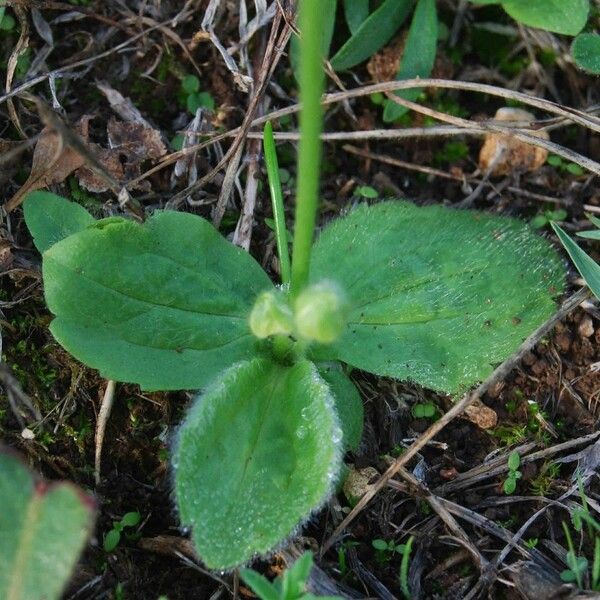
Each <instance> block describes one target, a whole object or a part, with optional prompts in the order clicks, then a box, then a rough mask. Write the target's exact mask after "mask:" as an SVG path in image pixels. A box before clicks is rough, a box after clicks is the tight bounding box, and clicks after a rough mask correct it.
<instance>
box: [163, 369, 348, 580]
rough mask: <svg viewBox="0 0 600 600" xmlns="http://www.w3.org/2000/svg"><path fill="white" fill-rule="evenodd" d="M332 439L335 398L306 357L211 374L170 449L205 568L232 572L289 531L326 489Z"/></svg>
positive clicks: (333, 458)
mask: <svg viewBox="0 0 600 600" xmlns="http://www.w3.org/2000/svg"><path fill="white" fill-rule="evenodd" d="M306 409H308V412H307V410H306ZM307 414H308V415H310V418H309V419H306V418H305V417H306V415H307ZM336 439H337V440H338V442H337V443H336V442H335V441H334V440H336ZM340 441H341V432H340V429H339V423H338V418H337V415H336V413H335V408H334V401H333V398H332V397H331V394H330V392H329V388H328V386H327V384H326V383H325V382H324V381H323V380H322V379H321V377H320V376H319V374H318V372H317V369H316V367H315V366H314V365H313V364H312V363H310V362H308V361H301V362H299V363H296V364H295V365H293V366H283V365H278V364H276V363H273V362H271V361H269V360H265V359H255V360H253V361H250V362H243V363H240V364H238V365H235V366H233V367H231V368H230V369H228V370H227V371H226V372H225V373H224V374H223V375H221V376H219V379H218V382H216V383H214V384H213V385H212V386H211V387H209V388H208V389H207V390H206V391H205V393H203V394H202V395H200V396H199V397H198V399H197V400H196V401H195V403H194V405H193V406H192V408H191V410H190V412H189V414H188V416H187V418H186V419H185V421H184V422H183V424H182V426H181V429H180V430H179V434H178V437H177V442H176V447H175V452H174V462H175V463H176V464H177V468H176V470H175V494H176V497H177V504H178V506H179V512H180V516H181V521H182V523H183V524H184V525H190V526H191V527H192V531H193V540H194V543H195V545H196V548H197V549H198V553H199V555H200V557H201V558H202V560H203V561H204V562H205V563H206V565H207V566H209V567H210V568H213V569H231V568H233V567H235V566H238V565H240V564H243V563H245V562H247V561H249V560H250V559H251V558H252V557H253V556H254V555H255V554H264V553H266V552H269V551H270V550H272V549H273V548H274V547H275V546H276V545H277V544H279V543H280V542H281V541H282V540H283V539H284V538H286V537H287V536H289V535H290V534H291V533H292V532H293V530H294V529H295V528H296V527H297V526H298V524H299V523H300V522H301V521H302V520H303V519H306V518H307V517H308V516H309V515H310V513H311V512H312V511H313V510H315V509H316V508H317V507H319V506H320V504H321V503H322V502H323V501H324V500H325V499H326V498H327V496H328V495H329V493H330V492H331V490H332V486H333V484H334V479H335V477H336V475H337V473H338V471H339V468H340V457H341V443H340Z"/></svg>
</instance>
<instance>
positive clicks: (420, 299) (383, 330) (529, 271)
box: [311, 202, 564, 393]
mask: <svg viewBox="0 0 600 600" xmlns="http://www.w3.org/2000/svg"><path fill="white" fill-rule="evenodd" d="M327 278H329V279H331V280H333V281H335V282H337V283H338V284H339V285H340V286H341V287H342V289H344V291H345V292H346V295H347V297H348V301H349V302H350V316H349V320H348V325H347V327H346V330H345V332H344V333H343V334H342V336H341V337H340V338H339V339H338V340H337V341H336V342H334V343H333V344H331V345H330V346H325V345H321V346H314V347H313V348H312V351H311V352H312V356H313V357H314V358H315V359H318V360H340V361H342V362H346V363H348V364H350V365H352V366H354V367H357V368H360V369H364V370H366V371H370V372H372V373H375V374H377V375H383V376H389V377H396V378H398V379H409V380H413V381H415V382H417V383H419V384H421V385H423V386H426V387H430V388H433V389H436V390H441V391H445V392H448V393H458V392H459V391H462V390H464V389H465V388H467V387H469V386H470V385H472V384H474V383H476V382H477V381H480V380H483V379H485V378H486V377H487V376H488V375H489V374H490V373H491V372H492V370H493V369H494V367H495V366H496V365H497V364H498V363H499V362H501V361H503V360H504V359H506V358H507V357H508V356H510V355H511V354H512V353H513V352H514V351H515V350H516V349H517V348H518V347H519V345H520V344H521V342H522V341H523V339H524V338H525V337H526V336H527V335H529V334H530V333H531V332H532V331H533V330H534V329H535V328H536V327H538V326H539V325H541V324H542V323H543V322H544V321H545V320H546V319H547V318H548V317H549V316H550V315H552V314H553V312H554V309H555V305H554V301H553V297H554V296H556V295H557V294H559V293H560V292H561V291H562V289H563V285H564V268H563V265H562V262H561V259H560V258H559V257H558V256H557V254H556V252H555V251H554V250H553V249H552V247H551V246H550V244H549V243H548V242H547V241H546V240H544V239H543V238H540V237H538V236H537V235H535V234H534V233H533V232H532V231H531V230H530V229H529V228H528V227H527V226H526V225H525V224H524V223H522V222H520V221H518V220H515V219H509V218H505V217H497V216H492V215H487V214H485V213H479V212H474V211H462V210H453V209H448V208H444V207H441V206H428V207H417V206H414V205H413V204H410V203H407V202H383V203H380V204H376V205H374V206H361V207H359V208H358V209H356V210H354V211H353V212H351V213H350V214H349V215H348V216H346V217H344V218H342V219H338V220H336V221H334V222H333V223H331V224H330V225H329V226H328V227H326V228H325V229H324V230H323V232H322V233H321V235H320V237H319V238H318V240H317V242H316V244H315V247H314V249H313V254H312V263H311V279H312V280H313V281H320V280H323V279H327Z"/></svg>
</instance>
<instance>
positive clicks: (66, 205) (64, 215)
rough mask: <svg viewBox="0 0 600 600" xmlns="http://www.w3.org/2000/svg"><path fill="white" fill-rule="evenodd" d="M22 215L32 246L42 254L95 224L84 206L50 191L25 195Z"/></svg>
mask: <svg viewBox="0 0 600 600" xmlns="http://www.w3.org/2000/svg"><path fill="white" fill-rule="evenodd" d="M23 212H24V215H25V223H27V227H28V228H29V231H30V232H31V235H32V236H33V243H34V244H35V247H36V248H37V249H38V250H39V251H40V252H41V253H43V252H45V251H46V250H48V248H50V246H52V245H54V244H56V243H57V242H60V241H61V240H63V239H64V238H66V237H68V236H70V235H71V234H73V233H77V232H78V231H82V230H83V229H85V228H86V227H87V226H88V225H91V224H92V223H94V222H95V219H94V217H92V215H90V213H89V212H88V211H87V210H85V208H83V206H80V205H79V204H76V203H75V202H70V201H69V200H67V199H66V198H62V197H61V196H57V195H56V194H51V193H50V192H40V191H37V192H31V193H30V194H28V195H27V198H26V199H25V203H24V204H23Z"/></svg>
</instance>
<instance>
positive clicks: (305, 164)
mask: <svg viewBox="0 0 600 600" xmlns="http://www.w3.org/2000/svg"><path fill="white" fill-rule="evenodd" d="M322 15H323V6H322V0H300V16H299V21H298V22H299V26H300V35H301V39H300V70H299V83H300V102H301V104H302V109H301V111H300V145H299V148H298V175H297V177H298V179H297V181H298V186H297V192H296V218H295V230H294V245H293V251H292V282H291V293H292V296H296V295H298V293H299V292H300V291H301V290H302V288H303V287H304V286H305V285H306V283H307V282H308V274H309V265H310V251H311V248H312V243H313V234H314V229H315V220H316V215H317V206H318V195H319V175H320V163H321V140H320V135H321V131H322V129H323V113H322V109H321V94H322V93H323V69H322V67H321V40H322V38H323V16H322Z"/></svg>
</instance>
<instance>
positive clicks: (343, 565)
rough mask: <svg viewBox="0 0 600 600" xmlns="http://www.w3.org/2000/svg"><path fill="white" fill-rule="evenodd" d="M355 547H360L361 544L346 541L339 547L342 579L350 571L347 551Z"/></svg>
mask: <svg viewBox="0 0 600 600" xmlns="http://www.w3.org/2000/svg"><path fill="white" fill-rule="evenodd" d="M354 546H360V544H359V543H358V542H355V541H353V540H344V541H343V542H342V543H341V544H340V545H339V546H338V568H339V570H340V575H341V576H342V577H344V576H345V575H346V574H347V573H348V571H349V568H348V560H347V559H346V551H347V550H348V549H349V548H352V547H354Z"/></svg>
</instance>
